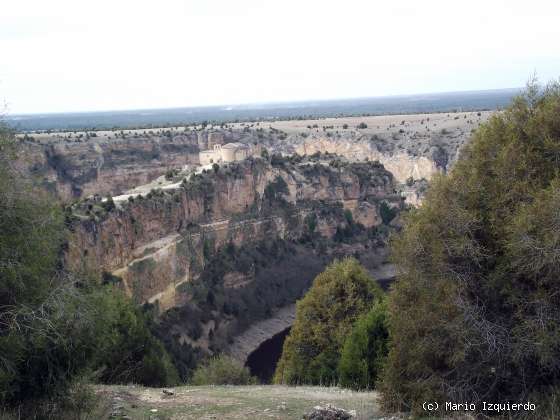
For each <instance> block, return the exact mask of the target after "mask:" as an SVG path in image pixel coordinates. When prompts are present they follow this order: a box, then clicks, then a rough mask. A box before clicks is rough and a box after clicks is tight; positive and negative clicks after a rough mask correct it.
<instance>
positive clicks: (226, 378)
mask: <svg viewBox="0 0 560 420" xmlns="http://www.w3.org/2000/svg"><path fill="white" fill-rule="evenodd" d="M191 383H192V384H193V385H251V384H256V383H257V379H256V378H255V377H253V376H251V374H250V373H249V369H248V368H246V367H244V366H242V365H241V363H239V362H238V361H237V360H235V359H232V358H231V357H229V356H225V355H219V356H216V357H213V358H211V359H209V360H208V361H207V362H206V363H203V364H201V365H200V366H199V367H198V368H197V369H196V370H195V371H194V374H193V377H192V379H191Z"/></svg>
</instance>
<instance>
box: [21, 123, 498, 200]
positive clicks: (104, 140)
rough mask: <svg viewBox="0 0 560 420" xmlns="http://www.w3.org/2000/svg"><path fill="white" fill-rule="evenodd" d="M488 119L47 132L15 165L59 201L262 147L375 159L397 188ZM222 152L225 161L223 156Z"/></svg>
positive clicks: (436, 168) (440, 161)
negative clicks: (392, 177)
mask: <svg viewBox="0 0 560 420" xmlns="http://www.w3.org/2000/svg"><path fill="white" fill-rule="evenodd" d="M490 115H491V113H490V112H482V113H451V114H424V115H401V116H397V115H394V116H379V117H364V118H363V120H365V121H367V124H365V123H364V125H365V126H367V128H357V127H358V126H359V125H357V122H359V121H361V119H360V118H357V117H356V118H350V119H348V118H342V119H326V120H316V121H284V122H282V121H279V122H271V123H252V124H245V123H242V124H232V125H229V126H228V127H227V128H224V127H221V128H218V127H213V128H204V129H202V128H200V127H197V128H196V129H188V130H186V129H179V128H173V129H159V130H156V131H152V130H142V129H138V130H126V131H105V132H102V131H100V132H96V133H87V132H83V133H73V134H68V133H54V134H51V135H38V136H39V137H38V140H37V139H35V140H34V141H29V140H26V145H27V149H28V153H26V156H25V157H22V159H21V163H22V166H23V167H25V168H26V169H27V170H28V172H30V173H31V174H33V175H35V176H36V177H38V178H39V180H40V181H42V182H43V183H44V185H45V186H46V187H48V188H50V189H51V190H53V191H54V192H56V193H57V194H58V195H59V196H60V197H62V198H64V199H66V200H70V199H73V198H77V197H84V196H89V195H91V194H101V195H107V194H111V195H118V194H122V193H124V192H125V191H126V190H128V189H130V188H133V187H135V186H138V185H142V184H146V183H148V182H150V181H152V180H154V179H155V178H157V177H159V176H161V175H163V174H165V173H166V172H167V171H169V170H170V169H177V168H181V167H183V166H184V165H186V164H191V165H196V164H199V163H200V162H201V160H200V156H199V151H208V152H204V153H202V155H203V156H204V159H202V160H203V162H202V163H205V164H208V163H210V160H212V163H214V162H217V161H218V160H222V161H232V160H239V159H241V158H243V157H245V156H249V155H253V156H259V155H260V153H261V150H263V149H267V150H268V151H269V153H281V154H293V153H299V154H300V155H305V154H307V155H312V154H314V153H316V152H321V153H325V152H329V153H336V154H338V155H340V156H343V157H345V158H347V159H349V160H351V161H356V160H358V161H363V160H365V159H369V160H378V161H379V162H381V163H382V164H383V165H384V166H385V168H386V169H387V170H388V171H390V172H391V173H392V174H393V176H394V178H395V180H396V181H397V182H399V183H405V182H406V181H408V180H409V179H410V178H412V179H413V180H420V179H426V180H429V179H430V178H431V176H432V175H433V174H434V173H437V172H442V171H446V170H448V169H449V168H450V167H451V166H452V165H453V163H454V161H455V160H456V158H457V155H458V153H459V151H460V149H461V147H462V146H463V144H465V142H466V141H467V140H468V137H469V136H470V133H471V130H473V129H476V128H477V127H478V125H479V124H480V123H481V122H483V121H485V120H486V119H487V118H488V117H489V116H490ZM311 124H313V125H311ZM319 124H321V126H320V125H319ZM349 124H350V126H349ZM265 126H266V128H265ZM319 127H321V128H319ZM41 136H42V137H41ZM45 136H46V137H45ZM69 136H71V137H70V138H69ZM226 143H230V144H237V146H236V148H235V149H236V151H235V153H233V152H234V151H232V150H224V151H223V152H222V151H218V152H214V147H221V145H223V144H226ZM228 147H229V146H228ZM226 149H227V147H226ZM245 149H248V152H247V151H246V150H245ZM226 152H227V153H226ZM215 153H217V155H219V156H218V157H219V158H216V156H214V154H215ZM223 153H226V154H228V153H229V155H231V156H229V157H222V154H223ZM206 155H208V156H206Z"/></svg>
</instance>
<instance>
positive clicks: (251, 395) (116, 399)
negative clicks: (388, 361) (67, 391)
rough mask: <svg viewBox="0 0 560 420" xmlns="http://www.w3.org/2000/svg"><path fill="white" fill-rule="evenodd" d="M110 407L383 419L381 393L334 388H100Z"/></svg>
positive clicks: (127, 413) (191, 415) (218, 417)
mask: <svg viewBox="0 0 560 420" xmlns="http://www.w3.org/2000/svg"><path fill="white" fill-rule="evenodd" d="M95 391H96V393H97V395H99V396H100V397H101V401H102V404H103V405H104V407H103V409H102V411H103V414H102V417H101V418H103V419H121V420H124V419H134V420H136V419H138V420H179V419H181V420H183V419H184V420H186V419H189V420H190V419H193V420H194V419H196V420H210V419H214V420H228V419H244V420H253V419H255V420H257V419H259V420H260V419H277V420H280V419H282V420H288V419H289V420H292V419H293V420H301V418H302V417H303V415H304V414H305V413H307V412H309V411H310V410H311V409H312V408H313V407H314V406H317V405H322V406H325V405H326V404H332V405H334V406H336V407H339V408H344V409H347V410H355V411H356V417H354V418H355V419H356V420H365V419H379V418H382V417H383V416H382V414H381V413H380V412H379V409H378V404H377V397H378V396H377V394H376V393H375V392H353V391H349V390H343V389H339V388H328V387H309V386H301V387H287V386H278V385H262V386H183V387H177V388H168V389H165V391H171V392H172V393H173V394H172V395H170V394H169V393H166V392H164V389H161V388H144V387H140V386H96V387H95Z"/></svg>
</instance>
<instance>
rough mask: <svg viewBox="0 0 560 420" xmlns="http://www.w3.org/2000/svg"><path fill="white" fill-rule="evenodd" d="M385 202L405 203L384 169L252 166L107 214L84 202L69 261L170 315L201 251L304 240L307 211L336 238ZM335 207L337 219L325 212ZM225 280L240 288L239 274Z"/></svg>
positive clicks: (370, 218)
mask: <svg viewBox="0 0 560 420" xmlns="http://www.w3.org/2000/svg"><path fill="white" fill-rule="evenodd" d="M382 200H391V201H394V202H399V201H400V198H399V196H396V195H395V194H394V190H393V178H392V176H391V174H390V173H388V172H387V171H385V170H384V169H383V167H382V166H380V165H378V164H374V163H368V164H365V163H364V164H349V165H347V166H346V167H344V168H339V169H333V168H331V167H329V166H328V165H325V164H323V163H313V164H302V165H300V166H294V167H290V168H287V167H273V166H271V165H270V164H267V163H265V161H263V160H261V159H257V160H250V161H245V162H243V163H240V164H233V165H231V166H229V167H225V168H222V169H221V170H220V172H218V173H214V172H209V173H207V174H203V175H199V176H196V177H194V178H193V179H192V180H191V181H187V182H184V183H183V184H182V186H181V187H179V188H177V189H175V190H166V191H161V192H156V193H153V194H149V195H148V196H147V197H145V198H140V199H136V200H134V201H132V202H130V201H127V202H124V203H123V204H122V205H121V206H120V208H117V209H116V210H114V211H112V212H109V213H107V214H103V215H102V218H98V217H97V216H95V215H94V214H92V213H91V212H90V211H89V210H88V209H87V207H88V206H91V204H90V203H88V202H85V203H83V204H82V208H80V209H78V210H77V212H76V213H77V216H76V217H78V219H79V220H80V221H79V222H78V223H76V226H75V227H74V233H73V235H72V240H71V241H70V246H69V250H68V263H69V264H70V266H71V267H73V268H80V267H84V266H85V267H88V266H89V267H99V268H101V269H102V270H104V271H106V272H111V273H112V274H113V275H115V276H118V277H120V278H121V279H122V286H123V288H124V290H126V292H127V293H128V294H130V295H131V296H133V297H134V298H135V299H136V300H137V301H138V302H139V303H141V302H155V301H156V300H157V301H159V304H160V305H161V306H162V307H163V308H166V309H167V308H169V307H172V306H174V305H175V303H176V302H175V299H176V293H175V291H176V289H177V286H179V285H181V284H182V283H185V282H189V281H190V280H191V279H192V278H193V277H195V276H196V275H197V272H198V271H200V269H201V268H202V267H203V266H204V261H203V259H204V258H203V255H202V254H203V248H204V247H207V248H208V247H211V248H212V250H217V249H218V248H219V247H222V246H224V245H226V244H228V243H232V244H234V245H235V246H241V245H243V244H247V243H251V242H256V241H259V240H261V239H265V238H267V237H268V236H278V237H279V238H282V239H285V238H298V237H300V236H301V235H303V234H304V231H305V229H306V228H307V224H308V221H309V220H310V215H315V216H314V217H315V220H316V222H315V226H314V228H313V229H315V230H316V231H317V232H318V233H320V234H322V235H325V236H327V237H332V236H333V235H334V234H335V233H336V230H337V227H338V226H339V225H340V223H343V220H344V209H346V210H348V211H349V213H350V214H351V215H352V217H353V219H354V220H355V221H356V223H360V224H361V225H363V226H364V227H365V228H368V227H373V226H377V225H379V224H380V223H381V218H380V215H379V209H378V203H380V202H381V201H382ZM333 206H334V207H333ZM331 207H332V209H331V210H332V214H320V213H321V212H323V213H325V212H327V211H328V209H329V208H331ZM84 211H85V212H84ZM317 215H319V216H320V217H317ZM341 218H342V220H341ZM226 280H227V281H228V282H229V283H231V284H232V287H235V279H234V276H233V277H231V278H229V279H226Z"/></svg>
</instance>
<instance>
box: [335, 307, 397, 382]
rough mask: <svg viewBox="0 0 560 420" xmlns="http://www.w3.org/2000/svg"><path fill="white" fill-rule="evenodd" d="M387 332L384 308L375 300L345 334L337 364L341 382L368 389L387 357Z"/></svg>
mask: <svg viewBox="0 0 560 420" xmlns="http://www.w3.org/2000/svg"><path fill="white" fill-rule="evenodd" d="M388 341H389V332H388V330H387V307H386V304H385V302H384V301H379V302H377V303H376V304H375V305H374V306H373V308H372V309H371V310H370V311H369V312H368V313H367V314H365V315H362V316H361V317H360V318H358V320H357V321H356V323H355V324H354V326H353V327H352V332H351V333H350V334H349V335H348V336H347V337H346V340H345V342H344V347H343V348H342V353H341V356H340V362H339V364H338V372H339V378H340V384H341V385H342V386H345V387H348V388H353V389H357V390H359V389H371V388H373V387H374V386H375V382H376V381H377V377H378V376H379V373H380V372H381V370H382V368H383V364H384V363H385V359H386V357H387V351H388V350H387V346H388Z"/></svg>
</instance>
